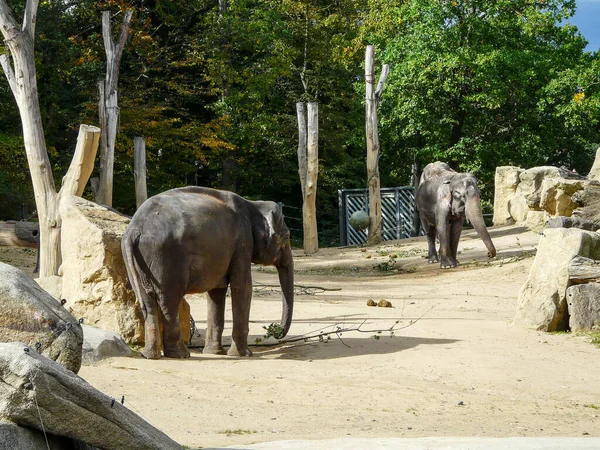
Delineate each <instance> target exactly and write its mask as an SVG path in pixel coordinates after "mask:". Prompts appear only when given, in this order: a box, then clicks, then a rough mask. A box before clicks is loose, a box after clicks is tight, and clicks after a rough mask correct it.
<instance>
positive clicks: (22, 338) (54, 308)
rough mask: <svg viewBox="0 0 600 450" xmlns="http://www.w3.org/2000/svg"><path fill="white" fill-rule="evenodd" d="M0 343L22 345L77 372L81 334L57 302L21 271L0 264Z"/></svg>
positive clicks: (79, 328)
mask: <svg viewBox="0 0 600 450" xmlns="http://www.w3.org/2000/svg"><path fill="white" fill-rule="evenodd" d="M0 342H25V343H26V344H27V345H30V346H32V347H35V344H36V343H39V345H41V347H40V352H41V353H42V354H43V355H44V356H47V357H48V358H50V359H53V360H56V361H57V362H59V363H60V364H62V365H64V366H65V367H66V368H67V369H69V370H72V371H73V372H75V373H77V372H78V371H79V368H80V367H81V346H82V343H83V332H82V331H81V326H80V325H79V323H78V322H77V320H76V319H75V318H74V317H73V316H72V315H71V314H69V313H68V312H67V311H66V310H65V309H64V308H63V307H62V306H61V304H60V302H59V301H58V300H56V299H55V298H54V297H52V296H51V295H50V294H48V293H47V292H46V291H44V290H43V289H42V288H41V287H39V286H38V285H37V283H36V282H35V281H33V279H32V278H31V277H30V276H29V275H27V274H26V273H25V272H23V271H22V270H19V269H17V268H16V267H12V266H9V265H8V264H4V263H0Z"/></svg>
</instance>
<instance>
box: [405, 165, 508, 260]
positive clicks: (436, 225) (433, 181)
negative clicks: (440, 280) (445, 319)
mask: <svg viewBox="0 0 600 450" xmlns="http://www.w3.org/2000/svg"><path fill="white" fill-rule="evenodd" d="M479 194H480V192H479V188H478V187H477V180H476V179H475V177H474V176H473V175H472V174H470V173H458V172H456V171H454V170H452V169H451V168H450V166H449V165H448V164H446V163H443V162H439V161H437V162H435V163H430V164H428V165H427V166H426V167H425V168H424V169H423V174H422V175H421V182H420V184H419V187H418V188H417V192H416V201H417V209H418V210H419V216H420V218H421V223H422V224H423V228H424V229H425V233H426V234H427V243H428V244H429V250H428V257H429V263H430V264H432V263H435V262H438V254H437V252H436V247H435V239H436V236H437V238H438V239H439V241H440V253H439V262H440V266H441V268H442V269H449V268H452V267H456V266H457V265H458V261H457V260H456V253H457V250H458V241H459V239H460V234H461V232H462V228H463V223H464V219H465V217H466V218H467V219H468V220H469V222H471V224H472V225H473V228H475V230H476V231H477V233H478V234H479V237H480V238H481V239H482V240H483V242H484V244H485V246H486V247H487V249H488V257H490V258H493V257H494V256H496V248H495V247H494V244H493V242H492V239H491V238H490V235H489V233H488V231H487V229H486V228H485V223H484V221H483V215H482V214H481V199H480V196H479Z"/></svg>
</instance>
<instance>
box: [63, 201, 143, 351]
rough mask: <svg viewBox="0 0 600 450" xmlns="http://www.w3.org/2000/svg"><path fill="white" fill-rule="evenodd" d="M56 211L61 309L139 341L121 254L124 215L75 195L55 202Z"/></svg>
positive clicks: (139, 318)
mask: <svg viewBox="0 0 600 450" xmlns="http://www.w3.org/2000/svg"><path fill="white" fill-rule="evenodd" d="M60 214H61V217H62V238H61V251H62V258H63V262H62V266H61V269H62V273H63V276H62V297H63V298H65V299H66V300H67V304H66V305H65V307H66V308H67V309H68V310H69V311H71V312H72V314H73V315H75V316H76V317H83V318H84V319H85V323H86V324H90V325H93V326H96V327H100V328H103V329H106V330H110V331H113V332H115V333H117V334H119V335H121V336H122V337H123V339H125V341H126V342H128V343H130V344H136V345H143V343H144V327H143V323H144V322H143V317H142V313H141V310H140V308H139V306H138V304H137V302H136V299H135V295H134V293H133V291H132V290H131V289H129V288H128V283H129V281H128V279H127V271H126V269H125V264H124V262H123V256H122V255H121V237H122V236H123V233H124V232H125V229H126V228H127V224H128V223H129V218H128V217H126V216H123V215H121V214H118V213H116V212H114V211H112V210H110V209H108V208H106V207H104V206H100V205H97V204H95V203H92V202H89V201H87V200H84V199H83V198H81V197H75V196H67V197H64V198H63V199H62V200H61V203H60Z"/></svg>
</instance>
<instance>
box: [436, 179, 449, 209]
mask: <svg viewBox="0 0 600 450" xmlns="http://www.w3.org/2000/svg"><path fill="white" fill-rule="evenodd" d="M437 193H438V197H437V204H438V206H440V207H442V208H450V205H451V204H452V190H451V189H450V180H446V181H444V182H443V183H442V184H440V187H439V188H438V192H437Z"/></svg>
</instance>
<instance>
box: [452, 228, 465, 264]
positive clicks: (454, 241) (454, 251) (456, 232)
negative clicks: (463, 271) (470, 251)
mask: <svg viewBox="0 0 600 450" xmlns="http://www.w3.org/2000/svg"><path fill="white" fill-rule="evenodd" d="M463 224H464V218H462V217H459V218H457V219H456V220H454V221H453V222H452V227H451V233H450V250H451V252H452V261H453V263H454V266H453V267H456V266H458V265H459V262H458V259H457V258H456V256H457V254H458V241H459V240H460V234H461V233H462V229H463Z"/></svg>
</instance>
